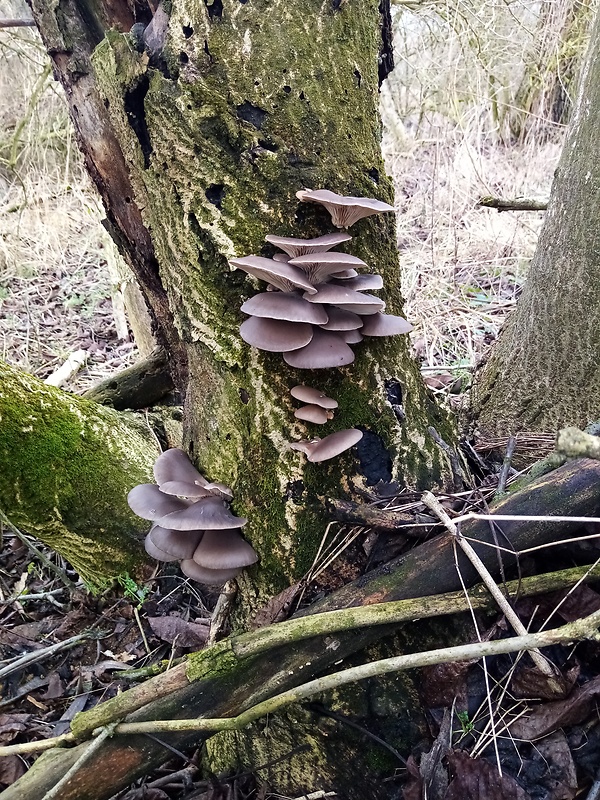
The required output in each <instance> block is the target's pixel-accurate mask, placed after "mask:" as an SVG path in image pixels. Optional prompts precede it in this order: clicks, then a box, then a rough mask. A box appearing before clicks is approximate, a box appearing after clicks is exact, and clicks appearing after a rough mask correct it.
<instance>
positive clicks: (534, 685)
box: [510, 664, 580, 700]
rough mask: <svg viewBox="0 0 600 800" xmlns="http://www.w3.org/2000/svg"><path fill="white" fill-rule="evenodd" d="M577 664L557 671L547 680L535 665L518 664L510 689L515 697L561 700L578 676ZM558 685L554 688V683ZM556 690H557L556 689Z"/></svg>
mask: <svg viewBox="0 0 600 800" xmlns="http://www.w3.org/2000/svg"><path fill="white" fill-rule="evenodd" d="M579 671H580V669H579V664H574V665H573V666H572V667H571V668H570V669H568V670H566V671H564V672H562V671H561V672H559V673H558V674H557V675H554V676H553V680H549V679H548V676H546V675H544V674H543V673H542V672H540V670H539V669H538V668H537V667H528V666H525V665H522V666H521V665H519V666H518V667H517V669H516V670H515V672H514V673H513V676H512V678H511V681H510V691H511V693H512V694H513V695H514V696H515V697H528V698H534V697H535V698H540V699H541V700H562V699H563V698H564V697H567V696H568V694H569V692H570V691H571V690H572V689H573V686H575V681H576V680H577V678H578V677H579ZM556 684H558V686H557V687H556V689H555V685H556ZM557 690H558V691H557Z"/></svg>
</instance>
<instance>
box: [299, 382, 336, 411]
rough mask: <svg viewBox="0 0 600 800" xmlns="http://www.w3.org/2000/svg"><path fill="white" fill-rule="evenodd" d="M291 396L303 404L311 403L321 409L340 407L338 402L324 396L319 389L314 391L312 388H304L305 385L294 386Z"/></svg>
mask: <svg viewBox="0 0 600 800" xmlns="http://www.w3.org/2000/svg"><path fill="white" fill-rule="evenodd" d="M290 394H291V395H292V397H294V398H296V400H300V401H301V402H302V403H310V404H312V405H315V406H321V408H337V407H338V403H337V400H334V399H333V398H332V397H327V395H326V394H323V392H321V391H320V390H319V389H313V388H312V386H304V384H301V385H299V386H294V387H293V388H292V389H290Z"/></svg>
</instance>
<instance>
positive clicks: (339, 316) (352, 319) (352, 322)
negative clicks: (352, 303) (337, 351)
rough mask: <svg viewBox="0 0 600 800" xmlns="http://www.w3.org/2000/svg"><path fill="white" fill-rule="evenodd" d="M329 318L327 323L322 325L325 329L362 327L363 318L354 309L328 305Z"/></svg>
mask: <svg viewBox="0 0 600 800" xmlns="http://www.w3.org/2000/svg"><path fill="white" fill-rule="evenodd" d="M326 311H327V316H328V317H329V319H328V320H327V322H326V323H325V325H321V328H322V329H323V330H324V331H354V330H356V329H357V328H362V324H363V318H362V317H361V316H359V315H358V314H354V313H353V312H352V311H345V310H344V309H343V308H338V307H337V306H329V305H328V306H327V307H326Z"/></svg>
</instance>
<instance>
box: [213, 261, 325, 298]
mask: <svg viewBox="0 0 600 800" xmlns="http://www.w3.org/2000/svg"><path fill="white" fill-rule="evenodd" d="M229 263H230V264H231V265H232V266H234V267H237V268H238V269H243V270H244V272H247V273H249V274H250V275H254V276H255V277H256V278H260V279H261V280H263V281H266V282H267V283H270V284H272V285H273V286H276V287H277V288H278V289H281V291H282V292H292V291H293V290H294V289H304V290H305V291H306V292H308V293H309V294H310V293H311V292H312V291H313V288H312V284H311V283H310V281H309V280H307V278H306V275H305V274H304V272H302V270H301V269H300V268H299V267H293V266H290V264H286V263H285V262H283V261H274V260H273V259H272V258H263V257H262V256H244V258H231V259H230V260H229Z"/></svg>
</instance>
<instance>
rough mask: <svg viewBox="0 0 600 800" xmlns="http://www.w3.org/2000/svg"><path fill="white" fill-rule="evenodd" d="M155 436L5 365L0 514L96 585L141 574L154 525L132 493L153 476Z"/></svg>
mask: <svg viewBox="0 0 600 800" xmlns="http://www.w3.org/2000/svg"><path fill="white" fill-rule="evenodd" d="M158 452H159V451H158V447H157V444H156V437H155V436H154V434H153V433H152V431H151V430H150V429H149V428H148V426H147V425H146V424H145V423H144V422H143V421H142V420H141V419H140V418H139V417H135V416H134V415H133V414H119V413H117V412H116V411H113V410H112V409H109V408H104V407H103V406H99V405H96V403H92V402H90V401H88V400H83V399H81V398H79V397H74V396H73V395H69V394H67V393H66V392H63V391H61V390H60V389H55V388H54V387H52V386H46V385H45V384H44V383H42V382H41V381H39V380H38V379H37V378H34V377H33V376H31V375H27V374H26V373H24V372H20V371H19V370H17V369H13V368H11V367H9V366H8V365H7V364H5V363H4V362H2V361H0V464H2V469H1V470H0V508H2V510H3V511H4V513H5V514H6V516H7V517H8V518H9V519H10V521H11V522H12V523H13V524H14V525H15V526H17V527H18V528H22V529H23V532H25V533H30V534H33V535H35V536H37V537H38V538H39V539H41V540H42V541H43V542H45V543H46V544H48V545H50V547H52V548H54V549H55V550H57V551H58V552H59V553H61V554H62V555H63V556H64V557H65V558H67V559H68V560H69V561H70V562H71V564H72V565H73V566H74V567H75V569H76V570H77V571H78V572H79V574H80V575H81V577H82V578H83V579H84V580H85V581H86V582H87V583H88V585H89V586H90V587H92V588H93V587H98V586H101V585H102V584H103V583H105V582H106V581H110V580H112V579H114V578H115V577H117V576H119V575H125V573H128V574H129V575H130V576H131V577H139V576H140V575H141V572H140V570H141V568H142V566H143V565H144V564H145V563H147V560H148V559H147V556H146V555H145V553H144V550H143V547H142V545H141V539H142V536H143V534H144V533H146V531H147V523H146V522H144V521H143V520H141V519H139V517H136V516H135V515H134V514H132V513H131V511H130V510H129V507H128V506H127V503H126V499H125V498H126V496H127V492H128V491H129V490H130V489H131V488H132V487H133V486H135V485H136V484H137V483H147V482H148V481H151V480H152V464H153V462H154V460H155V458H156V456H157V455H158Z"/></svg>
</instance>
